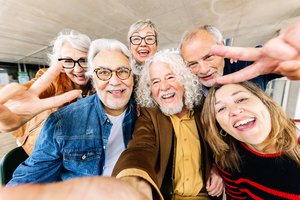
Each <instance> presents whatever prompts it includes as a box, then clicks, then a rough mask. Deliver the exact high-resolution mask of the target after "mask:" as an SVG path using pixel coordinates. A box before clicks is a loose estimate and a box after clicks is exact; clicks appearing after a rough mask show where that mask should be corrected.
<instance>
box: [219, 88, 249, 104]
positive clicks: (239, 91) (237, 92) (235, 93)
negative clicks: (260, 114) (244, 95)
mask: <svg viewBox="0 0 300 200" xmlns="http://www.w3.org/2000/svg"><path fill="white" fill-rule="evenodd" d="M241 92H244V91H242V90H238V91H236V92H234V93H232V94H231V96H234V95H237V94H239V93H241ZM220 102H221V101H220V100H219V101H216V103H215V105H217V104H218V103H220Z"/></svg>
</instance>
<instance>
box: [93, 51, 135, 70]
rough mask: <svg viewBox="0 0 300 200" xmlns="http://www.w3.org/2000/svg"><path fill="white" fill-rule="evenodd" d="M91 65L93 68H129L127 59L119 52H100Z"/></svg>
mask: <svg viewBox="0 0 300 200" xmlns="http://www.w3.org/2000/svg"><path fill="white" fill-rule="evenodd" d="M93 63H94V65H95V67H97V66H105V67H108V68H109V67H112V68H115V66H117V67H120V66H125V67H128V68H130V64H129V58H128V57H127V56H126V55H124V54H123V53H122V52H120V51H100V52H99V53H97V55H96V56H95V57H94V60H93Z"/></svg>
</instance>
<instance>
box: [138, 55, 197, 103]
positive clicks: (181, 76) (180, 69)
mask: <svg viewBox="0 0 300 200" xmlns="http://www.w3.org/2000/svg"><path fill="white" fill-rule="evenodd" d="M158 62H162V63H166V64H168V65H169V66H170V68H171V70H172V71H173V73H174V74H175V76H176V79H177V80H178V81H179V82H180V83H181V84H182V85H183V87H184V91H185V92H184V105H185V106H186V107H187V108H188V109H193V108H194V106H197V105H199V104H200V101H201V98H202V85H201V84H200V82H199V80H198V78H197V77H196V76H195V75H194V74H192V73H191V72H190V70H189V69H188V68H187V67H186V66H185V64H184V62H183V60H182V58H181V56H180V55H178V54H176V53H171V52H162V51H160V52H157V53H156V54H154V55H153V56H152V57H150V58H149V59H147V60H146V62H145V64H144V66H143V67H142V71H141V75H140V79H139V82H138V86H137V88H136V91H135V92H136V101H137V103H138V104H140V105H141V106H142V107H156V106H158V105H157V103H156V102H155V101H154V100H153V98H152V97H151V96H152V94H151V86H150V68H151V65H152V64H154V63H158Z"/></svg>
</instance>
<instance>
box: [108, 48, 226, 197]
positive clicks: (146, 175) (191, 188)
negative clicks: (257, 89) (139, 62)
mask: <svg viewBox="0 0 300 200" xmlns="http://www.w3.org/2000/svg"><path fill="white" fill-rule="evenodd" d="M201 97H202V93H201V84H200V83H199V80H198V78H197V77H196V76H195V75H193V74H192V73H191V72H190V71H189V69H188V68H187V67H186V66H185V64H184V62H183V60H182V58H181V57H180V56H179V55H177V54H173V53H164V52H158V53H156V54H155V55H154V56H153V57H152V58H150V59H148V60H147V61H146V63H145V65H144V66H143V69H142V71H141V74H140V79H139V83H138V86H137V90H136V100H137V103H138V104H139V105H140V106H141V110H140V111H141V113H140V116H139V117H138V119H137V121H136V125H135V129H134V133H133V139H132V140H131V142H130V143H129V145H128V149H127V150H125V151H124V152H123V153H122V154H121V156H120V158H119V160H118V162H117V163H116V166H115V168H114V171H113V175H115V176H117V178H121V179H122V180H125V181H128V182H129V183H131V185H132V186H134V187H135V188H137V189H138V190H139V191H140V192H142V193H144V194H145V195H146V196H147V197H148V198H149V199H162V198H164V199H166V200H167V199H171V198H172V197H174V196H175V199H181V197H192V199H209V198H211V197H209V195H211V196H220V195H221V193H222V191H223V182H222V179H221V178H220V177H219V175H218V174H216V173H215V171H214V170H212V154H211V153H210V149H209V147H208V144H206V142H205V141H204V138H203V135H202V134H201V133H200V132H199V130H201V129H200V128H201V127H200V117H199V113H200V109H197V108H196V107H197V106H200V103H201ZM194 197H195V198H194Z"/></svg>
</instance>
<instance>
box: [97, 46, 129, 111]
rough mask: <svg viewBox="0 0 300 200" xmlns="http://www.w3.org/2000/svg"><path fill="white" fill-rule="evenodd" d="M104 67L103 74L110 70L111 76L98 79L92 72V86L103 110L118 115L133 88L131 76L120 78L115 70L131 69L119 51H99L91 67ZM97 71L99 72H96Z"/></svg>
mask: <svg viewBox="0 0 300 200" xmlns="http://www.w3.org/2000/svg"><path fill="white" fill-rule="evenodd" d="M99 68H101V69H105V70H104V71H103V73H104V74H103V75H105V74H107V72H108V73H109V70H112V71H113V72H112V76H111V78H110V79H108V80H105V81H104V80H100V79H99V78H98V77H97V75H96V73H95V72H94V73H93V81H94V86H95V88H96V91H97V94H98V96H99V98H100V100H101V101H102V104H103V107H104V110H105V112H106V113H108V114H110V115H120V114H121V113H122V112H123V111H124V110H125V109H126V108H127V104H128V102H129V100H130V96H131V93H132V89H133V76H132V74H131V72H130V76H129V77H128V78H127V79H125V80H122V79H120V78H119V77H118V76H117V74H116V71H115V70H120V69H124V68H127V69H131V68H130V65H129V60H128V58H127V57H126V56H125V55H124V54H122V53H121V52H119V51H101V52H99V53H98V54H97V55H96V56H95V57H94V59H93V69H94V70H95V69H99ZM98 73H99V72H98Z"/></svg>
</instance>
